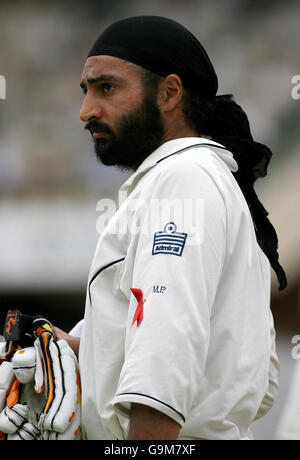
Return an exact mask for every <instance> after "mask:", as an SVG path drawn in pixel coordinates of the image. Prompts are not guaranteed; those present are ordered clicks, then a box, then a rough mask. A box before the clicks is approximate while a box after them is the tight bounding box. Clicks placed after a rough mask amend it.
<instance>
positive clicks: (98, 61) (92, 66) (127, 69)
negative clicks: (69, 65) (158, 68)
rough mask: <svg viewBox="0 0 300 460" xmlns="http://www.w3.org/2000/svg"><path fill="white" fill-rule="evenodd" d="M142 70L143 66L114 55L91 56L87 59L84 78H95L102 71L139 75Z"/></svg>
mask: <svg viewBox="0 0 300 460" xmlns="http://www.w3.org/2000/svg"><path fill="white" fill-rule="evenodd" d="M141 70H142V68H141V67H139V66H137V65H135V64H133V63H131V62H128V61H125V60H123V59H120V58H117V57H114V56H106V55H101V56H91V57H89V58H88V59H87V60H86V61H85V64H84V68H83V72H82V79H88V78H93V77H94V76H96V75H99V74H102V73H103V74H111V73H114V74H116V75H118V74H119V75H126V74H128V73H130V74H131V75H133V74H135V73H136V75H139V74H140V73H141Z"/></svg>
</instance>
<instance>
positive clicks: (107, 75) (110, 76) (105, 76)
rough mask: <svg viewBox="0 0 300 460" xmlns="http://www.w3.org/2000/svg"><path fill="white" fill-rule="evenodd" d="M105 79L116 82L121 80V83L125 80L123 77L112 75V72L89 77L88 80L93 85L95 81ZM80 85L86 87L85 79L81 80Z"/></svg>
mask: <svg viewBox="0 0 300 460" xmlns="http://www.w3.org/2000/svg"><path fill="white" fill-rule="evenodd" d="M104 81H114V82H116V83H117V82H119V83H121V82H122V81H124V80H123V78H121V77H116V76H115V75H110V74H102V75H99V76H98V77H93V78H88V79H87V82H88V83H89V84H90V85H91V84H93V83H101V82H104ZM80 87H81V88H82V89H85V88H86V84H85V82H84V81H81V82H80Z"/></svg>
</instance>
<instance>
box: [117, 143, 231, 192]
mask: <svg viewBox="0 0 300 460" xmlns="http://www.w3.org/2000/svg"><path fill="white" fill-rule="evenodd" d="M200 144H208V145H210V146H212V147H220V149H217V150H216V153H217V154H218V156H219V157H220V158H221V159H222V160H224V161H225V163H226V164H227V166H228V167H229V169H231V170H232V171H237V169H238V166H237V163H236V161H235V160H234V158H233V155H232V153H231V152H229V151H228V150H227V149H226V148H225V147H224V146H223V145H221V144H219V143H218V142H215V141H212V140H211V139H207V138H203V137H183V138H180V139H172V140H171V141H168V142H165V143H164V144H162V145H161V146H160V147H158V148H157V149H156V150H154V152H152V153H151V154H150V155H149V156H148V157H147V158H145V160H144V161H143V162H142V163H141V164H140V166H139V167H138V169H137V170H136V171H135V172H134V173H133V174H132V175H131V176H130V177H129V178H128V179H127V180H126V181H125V182H124V184H123V185H122V186H121V187H120V189H119V192H121V193H123V194H124V193H126V194H127V195H129V193H130V192H131V191H132V190H133V189H134V187H135V186H136V184H137V183H138V181H139V180H140V179H141V178H142V177H143V176H144V175H145V174H146V173H147V172H148V171H149V170H150V169H152V168H153V167H154V166H156V164H157V163H159V162H160V161H163V160H164V159H165V158H167V157H169V156H171V155H173V154H180V153H181V152H183V151H185V150H186V149H187V148H188V147H192V146H194V145H200Z"/></svg>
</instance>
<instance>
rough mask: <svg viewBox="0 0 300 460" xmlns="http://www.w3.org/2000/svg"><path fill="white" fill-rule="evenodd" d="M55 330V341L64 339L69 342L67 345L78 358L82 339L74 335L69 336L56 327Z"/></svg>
mask: <svg viewBox="0 0 300 460" xmlns="http://www.w3.org/2000/svg"><path fill="white" fill-rule="evenodd" d="M53 329H54V332H55V340H61V339H64V340H65V341H66V342H67V344H68V345H69V346H70V347H71V348H72V350H73V351H74V353H75V355H76V357H77V358H78V353H79V345H80V338H79V337H73V336H72V335H69V334H68V333H67V332H65V331H62V330H61V329H59V328H58V327H56V326H53Z"/></svg>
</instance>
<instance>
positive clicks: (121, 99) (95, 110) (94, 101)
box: [80, 56, 164, 170]
mask: <svg viewBox="0 0 300 460" xmlns="http://www.w3.org/2000/svg"><path fill="white" fill-rule="evenodd" d="M81 87H82V89H83V92H84V94H85V97H84V101H83V104H82V107H81V111H80V118H81V120H82V121H83V122H85V123H86V125H85V128H86V129H88V130H89V131H90V132H91V135H92V136H93V139H94V142H95V151H96V155H97V157H98V158H99V159H100V160H101V161H102V163H103V164H105V165H116V166H119V167H121V168H124V169H134V170H135V169H136V168H137V167H138V166H139V165H140V164H141V163H142V161H143V160H144V159H145V158H146V157H147V156H148V155H150V153H152V152H153V151H154V150H155V149H156V148H158V147H159V145H160V144H161V143H162V140H163V136H164V127H163V121H162V118H161V114H160V110H159V108H158V106H157V104H156V95H155V94H153V92H151V91H150V92H149V91H147V90H146V89H145V87H144V85H143V80H142V69H141V68H140V67H138V66H136V65H134V64H131V63H129V62H126V61H123V60H122V59H118V58H115V57H112V56H95V57H90V58H88V59H87V61H86V63H85V66H84V69H83V74H82V81H81Z"/></svg>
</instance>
